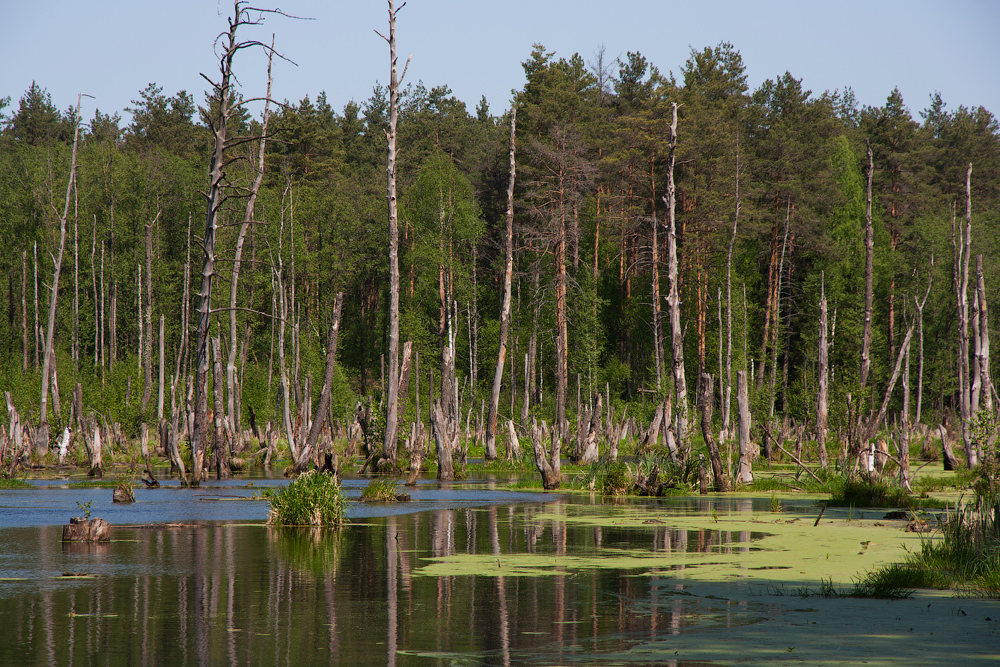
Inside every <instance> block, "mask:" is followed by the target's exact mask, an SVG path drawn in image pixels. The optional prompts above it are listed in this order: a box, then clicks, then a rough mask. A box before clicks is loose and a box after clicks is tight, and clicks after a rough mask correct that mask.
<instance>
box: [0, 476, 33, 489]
mask: <svg viewBox="0 0 1000 667" xmlns="http://www.w3.org/2000/svg"><path fill="white" fill-rule="evenodd" d="M31 486H32V485H31V484H30V483H29V482H26V481H25V480H23V479H21V478H20V477H11V478H0V489H30V488H31Z"/></svg>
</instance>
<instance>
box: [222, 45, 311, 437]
mask: <svg viewBox="0 0 1000 667" xmlns="http://www.w3.org/2000/svg"><path fill="white" fill-rule="evenodd" d="M273 59H274V37H273V36H272V38H271V50H270V51H269V52H268V57H267V96H266V97H265V98H264V118H263V122H262V125H261V132H260V145H259V146H258V149H257V171H256V174H255V175H254V180H253V183H252V184H251V186H250V196H249V197H248V198H247V205H246V209H245V210H244V213H243V224H241V225H240V232H239V234H238V235H237V237H236V250H235V251H234V253H233V275H232V280H231V281H230V284H229V356H228V358H227V360H226V387H227V389H228V391H227V399H228V402H227V405H226V408H227V411H228V414H229V421H230V424H231V425H232V427H233V431H234V432H235V433H236V434H237V435H236V437H237V438H239V437H240V435H239V434H240V433H241V432H242V425H241V424H240V405H239V403H238V402H237V400H236V341H237V339H238V338H239V336H238V335H237V332H236V326H237V325H236V297H237V293H238V286H239V281H240V270H241V269H242V268H243V245H244V243H245V241H246V236H247V231H248V230H249V229H250V226H251V225H252V224H253V223H254V210H255V207H256V204H257V193H258V192H259V191H260V184H261V182H262V181H263V180H264V155H265V151H266V148H267V125H268V121H269V120H270V118H271V106H270V105H271V85H272V83H273V82H274V79H273V77H272V76H271V63H272V61H273ZM220 407H221V406H220ZM313 445H314V446H315V442H314V443H313Z"/></svg>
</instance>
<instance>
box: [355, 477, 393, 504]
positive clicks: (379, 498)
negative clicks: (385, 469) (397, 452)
mask: <svg viewBox="0 0 1000 667" xmlns="http://www.w3.org/2000/svg"><path fill="white" fill-rule="evenodd" d="M398 484H399V481H398V480H395V479H393V478H391V477H376V478H375V479H373V480H372V481H370V482H368V486H366V487H365V488H364V489H362V490H361V502H366V503H374V502H395V500H396V486H397V485H398Z"/></svg>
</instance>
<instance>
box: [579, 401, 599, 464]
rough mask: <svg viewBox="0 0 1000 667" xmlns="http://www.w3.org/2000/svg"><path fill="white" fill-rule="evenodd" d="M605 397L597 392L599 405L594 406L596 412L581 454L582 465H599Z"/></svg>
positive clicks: (591, 419)
mask: <svg viewBox="0 0 1000 667" xmlns="http://www.w3.org/2000/svg"><path fill="white" fill-rule="evenodd" d="M603 403H604V397H602V396H601V392H597V403H596V404H595V405H594V412H593V414H591V416H590V426H589V428H588V429H587V433H586V435H585V436H584V439H583V450H582V452H581V453H580V460H579V463H580V465H590V464H591V463H597V458H598V455H599V452H598V446H597V445H598V441H599V438H600V433H601V410H602V409H603Z"/></svg>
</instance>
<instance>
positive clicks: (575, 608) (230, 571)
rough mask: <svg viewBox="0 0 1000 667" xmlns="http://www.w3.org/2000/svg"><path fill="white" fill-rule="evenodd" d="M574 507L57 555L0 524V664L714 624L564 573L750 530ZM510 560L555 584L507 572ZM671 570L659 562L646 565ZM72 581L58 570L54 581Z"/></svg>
mask: <svg viewBox="0 0 1000 667" xmlns="http://www.w3.org/2000/svg"><path fill="white" fill-rule="evenodd" d="M578 509H579V505H574V504H573V503H571V502H568V501H557V502H554V503H548V504H545V505H540V504H534V505H511V506H499V507H498V506H495V505H494V506H490V507H486V508H474V507H470V508H457V509H439V510H435V511H431V512H423V513H417V514H409V515H399V516H387V517H381V518H374V519H371V520H370V521H369V522H368V523H365V524H353V525H350V526H348V528H346V529H345V530H344V531H343V533H342V534H341V535H339V536H338V535H333V534H330V533H327V532H322V531H302V530H277V529H273V528H269V527H266V526H263V525H221V524H202V525H195V526H186V527H172V528H171V527H158V528H138V527H136V528H127V527H126V528H118V529H116V530H115V533H114V538H115V539H114V541H113V542H111V543H110V544H108V545H101V546H98V547H96V548H95V547H89V548H88V547H76V546H74V547H65V548H64V547H63V545H61V543H60V542H59V538H60V531H59V528H58V527H57V526H51V527H39V528H10V529H4V530H0V565H2V566H3V572H4V575H3V576H4V577H24V578H25V580H23V581H12V580H7V579H4V580H2V581H0V623H2V624H3V627H5V628H8V638H7V640H6V641H3V642H0V665H29V664H32V665H34V664H48V665H97V664H100V665H150V666H153V665H178V664H180V665H188V664H193V665H220V664H226V665H246V664H279V663H280V664H289V665H292V664H294V665H300V664H334V665H337V664H343V665H385V664H388V665H401V666H402V665H413V664H421V665H427V664H431V665H445V664H451V663H452V660H453V659H454V658H456V657H457V656H468V655H470V654H474V655H476V656H477V657H476V661H477V662H478V663H479V664H488V665H505V666H508V665H511V664H525V663H531V662H533V661H534V660H535V659H536V657H537V659H539V660H544V661H545V662H549V663H565V662H571V661H576V660H578V659H580V658H582V657H585V656H588V655H590V656H593V655H595V654H597V653H604V652H609V651H624V650H627V649H628V648H629V647H630V646H632V645H634V644H635V643H636V642H638V641H641V640H643V639H648V638H649V637H654V636H662V635H664V634H671V633H672V634H679V633H682V632H685V631H686V630H687V629H688V628H690V627H691V626H692V625H693V624H696V623H704V622H705V619H706V618H713V619H716V621H714V622H718V623H727V622H729V621H728V619H729V614H730V609H729V606H728V605H729V603H728V602H726V601H706V600H705V599H698V600H693V599H692V598H691V597H690V596H687V595H685V591H684V587H683V586H680V585H678V584H677V583H675V582H673V581H672V580H671V579H669V578H660V577H657V576H655V572H654V576H653V577H648V576H646V577H635V576H632V575H631V574H630V573H629V572H623V571H619V570H613V569H588V570H583V571H580V570H574V569H569V568H567V567H566V566H565V565H564V564H563V560H564V559H565V558H567V557H572V556H574V555H581V554H582V555H594V554H597V553H603V551H604V550H612V551H618V550H632V551H648V552H657V553H659V552H662V553H664V554H669V553H675V552H691V551H700V552H705V553H713V552H720V551H727V552H728V551H732V550H742V549H749V548H750V544H751V539H752V537H753V536H752V535H751V534H750V533H747V532H738V533H736V532H733V533H730V532H727V531H718V530H709V529H705V530H679V529H675V528H672V527H671V526H669V525H659V524H653V525H650V526H644V527H643V528H641V529H635V528H632V529H624V528H614V527H606V526H605V527H601V526H589V525H585V524H580V523H576V522H573V521H570V520H569V518H570V516H569V514H570V513H571V512H574V511H577V510H578ZM458 554H472V555H480V556H482V555H489V556H490V557H495V558H496V559H497V565H498V572H497V573H496V576H472V575H466V576H427V575H423V574H421V573H420V569H421V568H422V567H423V566H424V565H426V564H427V563H429V562H430V561H429V560H428V559H431V558H441V557H449V556H455V555H458ZM512 554H533V555H537V556H543V557H545V558H549V557H551V559H552V563H553V566H554V567H555V570H556V572H555V574H553V575H552V576H542V577H520V576H507V575H505V574H503V573H502V568H501V567H500V564H501V560H502V559H503V558H504V557H508V556H510V555H512ZM683 567H684V566H683V564H681V563H680V562H676V563H673V564H671V562H670V560H669V559H666V560H665V561H664V564H663V565H662V571H663V572H664V573H667V572H674V571H675V570H677V569H681V568H683ZM66 572H68V573H75V574H85V575H87V578H72V577H65V576H63V573H66Z"/></svg>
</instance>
